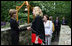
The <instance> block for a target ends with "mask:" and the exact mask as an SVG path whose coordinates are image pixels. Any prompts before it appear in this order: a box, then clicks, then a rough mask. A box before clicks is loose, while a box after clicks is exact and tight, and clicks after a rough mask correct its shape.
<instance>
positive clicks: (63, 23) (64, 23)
mask: <svg viewBox="0 0 72 46" xmlns="http://www.w3.org/2000/svg"><path fill="white" fill-rule="evenodd" d="M62 25H67V20H66V19H65V17H63V19H62Z"/></svg>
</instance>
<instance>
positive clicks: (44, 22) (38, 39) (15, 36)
mask: <svg viewBox="0 0 72 46" xmlns="http://www.w3.org/2000/svg"><path fill="white" fill-rule="evenodd" d="M16 12H17V10H15V9H10V11H9V15H10V17H11V19H10V27H11V30H10V34H11V42H12V45H19V32H20V31H21V30H20V29H19V24H18V22H17V21H16ZM33 15H35V19H34V20H33V22H32V25H31V26H30V27H27V28H26V30H28V31H32V34H31V37H32V39H31V42H32V43H33V45H42V44H43V43H44V44H43V45H51V40H52V36H54V35H57V36H56V37H58V36H59V33H60V26H61V23H60V20H59V17H56V20H55V21H54V20H53V18H52V16H49V15H46V14H45V15H43V13H42V10H41V9H40V8H39V7H38V6H36V7H34V8H33ZM62 24H63V25H66V24H67V21H66V19H65V17H63V20H62Z"/></svg>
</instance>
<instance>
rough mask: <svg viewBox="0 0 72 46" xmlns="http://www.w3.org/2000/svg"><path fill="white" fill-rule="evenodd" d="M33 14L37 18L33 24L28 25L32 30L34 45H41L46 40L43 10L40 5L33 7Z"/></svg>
mask: <svg viewBox="0 0 72 46" xmlns="http://www.w3.org/2000/svg"><path fill="white" fill-rule="evenodd" d="M33 15H35V19H34V20H33V22H32V26H31V27H28V28H27V29H28V30H32V36H31V37H32V43H33V45H41V44H42V43H43V42H44V41H45V31H44V24H43V20H42V15H43V14H42V11H41V9H40V8H39V7H37V6H36V7H34V8H33Z"/></svg>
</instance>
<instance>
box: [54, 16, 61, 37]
mask: <svg viewBox="0 0 72 46" xmlns="http://www.w3.org/2000/svg"><path fill="white" fill-rule="evenodd" d="M54 24H55V34H56V36H57V37H58V36H59V33H60V20H59V18H58V17H56V20H55V22H54Z"/></svg>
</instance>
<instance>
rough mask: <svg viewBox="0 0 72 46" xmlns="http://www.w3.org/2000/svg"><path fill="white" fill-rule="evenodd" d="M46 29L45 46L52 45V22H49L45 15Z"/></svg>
mask: <svg viewBox="0 0 72 46" xmlns="http://www.w3.org/2000/svg"><path fill="white" fill-rule="evenodd" d="M43 20H44V27H45V42H46V44H45V45H51V38H52V33H53V31H52V21H51V20H49V18H48V16H47V15H44V18H43Z"/></svg>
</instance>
